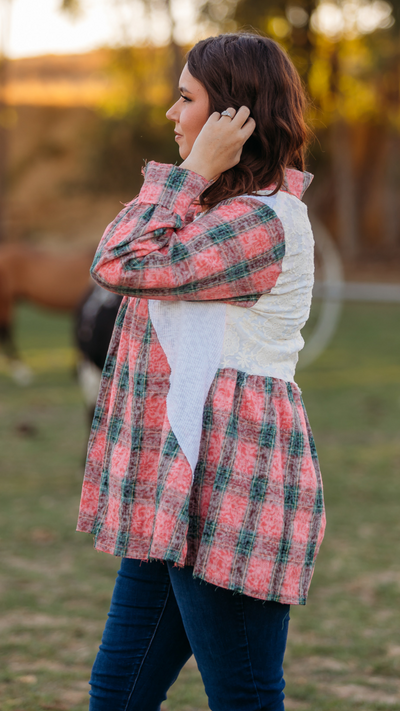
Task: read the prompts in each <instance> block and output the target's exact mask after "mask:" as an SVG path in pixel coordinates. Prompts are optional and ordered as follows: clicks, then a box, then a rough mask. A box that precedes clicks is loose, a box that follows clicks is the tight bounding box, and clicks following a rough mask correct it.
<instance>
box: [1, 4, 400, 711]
mask: <svg viewBox="0 0 400 711" xmlns="http://www.w3.org/2000/svg"><path fill="white" fill-rule="evenodd" d="M399 15H400V3H399V0H393V1H392V2H390V3H389V2H386V0H321V1H320V2H318V0H316V1H315V2H311V1H309V0H293V1H290V2H289V0H288V1H287V2H285V0H276V1H272V0H271V2H265V0H209V1H208V2H202V1H201V0H35V2H33V0H0V344H1V355H0V471H1V476H0V489H1V493H0V510H1V519H0V546H1V550H2V566H1V569H0V599H1V605H0V609H1V616H0V629H1V636H0V655H1V660H2V661H1V664H0V709H1V711H8V710H10V711H11V710H14V711H15V710H16V711H39V710H42V709H59V710H60V711H63V710H71V711H83V709H86V708H87V706H88V702H87V679H88V676H89V673H90V668H91V664H92V662H93V659H94V656H95V654H96V650H97V646H98V643H99V639H100V636H101V631H102V627H103V624H104V620H105V616H106V613H107V610H108V605H109V599H110V596H111V591H112V588H113V584H114V577H115V572H116V570H117V566H118V560H116V559H114V558H112V557H111V556H107V555H103V554H100V553H97V552H94V551H93V549H92V545H91V540H90V537H89V536H84V535H82V534H76V533H75V532H74V529H75V522H76V517H77V509H78V503H79V494H80V486H81V481H82V474H83V461H84V454H85V447H86V442H87V436H88V426H89V425H88V421H89V419H90V411H91V409H92V407H93V398H94V396H95V393H96V388H97V383H98V377H99V368H100V367H101V362H102V359H103V358H104V354H103V353H102V348H103V350H104V343H103V346H102V344H101V343H100V344H99V339H100V340H101V339H103V342H104V339H107V338H108V335H107V334H108V333H109V331H110V328H111V326H112V319H113V317H114V314H115V310H116V308H117V307H118V303H117V301H115V300H114V301H113V299H112V297H111V300H110V298H109V297H107V295H104V292H92V291H91V286H90V283H89V278H88V269H89V266H90V263H91V260H92V257H93V253H94V249H95V247H96V245H97V243H98V241H99V239H100V237H101V234H102V232H103V230H104V228H105V226H106V225H107V223H108V222H109V221H110V220H111V219H113V217H114V216H115V215H116V213H117V212H118V211H119V210H120V208H121V203H123V202H125V201H128V200H130V199H132V198H133V197H134V196H135V195H136V194H137V192H138V191H139V189H140V186H141V175H140V170H141V167H142V166H143V163H144V160H151V159H155V160H158V161H162V162H176V161H177V160H179V156H178V152H177V147H176V144H175V142H174V140H173V125H172V124H169V122H167V121H166V119H165V111H166V109H167V108H168V107H169V106H170V105H171V103H173V101H175V100H176V98H177V93H178V92H177V84H178V77H179V74H180V72H181V69H182V66H183V64H184V57H185V53H186V51H187V50H188V49H189V48H190V46H191V45H192V44H193V43H194V42H195V41H196V40H198V39H201V38H203V37H207V36H209V35H215V34H218V33H219V32H221V31H222V32H229V31H235V30H237V29H247V30H253V29H254V30H256V31H259V32H262V33H265V34H267V35H268V36H270V37H272V38H274V39H275V40H277V41H278V42H280V43H281V44H282V45H283V47H285V49H286V50H287V51H288V52H289V54H290V56H291V57H292V60H293V61H294V63H295V65H296V67H297V69H298V71H299V73H300V75H301V77H302V79H303V82H304V84H305V86H306V88H307V90H308V93H309V97H310V106H309V112H308V114H309V115H308V118H309V122H310V125H311V127H312V130H313V133H314V140H313V141H312V143H311V146H310V151H309V155H308V166H307V167H308V170H310V171H311V172H312V173H314V175H315V179H314V182H313V184H312V185H311V187H310V189H309V191H308V192H307V195H306V202H307V204H308V206H309V211H310V217H311V220H312V223H313V226H314V231H315V237H316V276H317V284H316V290H315V298H314V302H313V307H312V312H311V318H310V322H309V324H307V326H306V328H305V330H304V336H305V338H306V348H305V350H304V352H303V354H302V357H301V361H300V367H299V371H298V378H297V381H298V383H299V385H300V386H301V388H302V390H303V396H304V400H305V404H306V407H307V410H308V413H309V417H310V420H311V424H312V427H313V430H314V434H315V438H316V442H317V448H318V451H319V456H320V460H321V468H322V473H323V477H324V482H325V493H326V504H327V515H328V528H327V533H326V539H325V542H324V544H323V547H322V550H321V553H320V558H319V561H318V564H317V569H316V573H315V576H314V581H313V584H312V587H311V594H310V599H309V603H308V605H307V606H306V607H305V608H296V609H292V613H291V617H292V620H291V635H290V639H289V646H288V652H287V661H286V676H287V710H288V711H296V710H298V711H333V710H336V709H341V711H351V710H353V709H362V710H363V711H364V710H365V711H370V710H379V709H386V708H391V709H400V634H399V629H400V627H399V622H400V620H399V617H400V614H399V610H400V605H399V593H400V556H399V533H400V506H399V501H400V499H399V495H400V483H399V472H400V433H399V423H400V319H399V317H400V220H399V217H400V103H399V94H400V24H399V21H400V17H399ZM207 708H208V705H207V699H206V697H205V694H204V691H203V688H202V683H201V679H200V676H199V673H198V671H197V668H196V665H195V663H194V662H193V661H190V662H189V663H188V665H187V666H186V667H185V669H184V670H183V672H182V674H181V675H180V677H179V679H178V681H177V682H176V684H175V685H174V687H173V688H172V690H171V692H170V695H169V697H168V700H167V702H166V703H165V705H164V707H163V711H164V710H165V711H203V710H205V709H207Z"/></svg>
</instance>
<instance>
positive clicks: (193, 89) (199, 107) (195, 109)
mask: <svg viewBox="0 0 400 711" xmlns="http://www.w3.org/2000/svg"><path fill="white" fill-rule="evenodd" d="M179 91H180V95H181V96H180V98H179V99H178V101H176V102H175V104H174V105H173V106H171V108H170V109H168V111H167V114H166V115H167V119H169V120H170V121H175V140H176V142H177V144H178V145H179V155H180V156H181V158H182V159H183V160H185V158H187V157H188V155H189V153H190V151H191V150H192V147H193V143H194V142H195V140H196V138H197V136H198V135H199V133H200V131H201V129H202V128H203V126H204V124H205V122H206V121H207V119H208V117H209V114H210V102H209V99H208V94H207V92H206V90H205V88H204V86H203V85H202V84H200V82H199V81H197V79H195V78H194V77H192V75H191V74H190V72H189V69H188V67H187V64H186V65H185V66H184V68H183V72H182V74H181V77H180V80H179Z"/></svg>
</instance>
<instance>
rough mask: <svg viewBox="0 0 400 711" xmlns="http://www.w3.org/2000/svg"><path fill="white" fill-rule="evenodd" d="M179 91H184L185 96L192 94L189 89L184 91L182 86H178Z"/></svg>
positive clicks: (184, 88)
mask: <svg viewBox="0 0 400 711" xmlns="http://www.w3.org/2000/svg"><path fill="white" fill-rule="evenodd" d="M179 91H180V92H182V91H184V92H185V94H193V92H192V91H189V89H186V87H184V86H180V87H179Z"/></svg>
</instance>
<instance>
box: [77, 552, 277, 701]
mask: <svg viewBox="0 0 400 711" xmlns="http://www.w3.org/2000/svg"><path fill="white" fill-rule="evenodd" d="M288 622H289V605H281V604H279V603H277V602H262V601H261V600H255V599H254V598H251V597H248V596H246V595H238V594H233V593H232V592H231V591H229V590H224V589H223V588H220V587H216V586H214V585H211V584H209V583H204V582H202V581H200V580H199V579H196V578H193V568H190V567H185V568H177V567H174V565H173V564H171V563H162V562H160V561H153V562H151V563H143V562H140V561H138V560H132V559H128V558H124V559H123V560H122V565H121V569H120V571H119V573H118V577H117V580H116V584H115V588H114V593H113V597H112V601H111V608H110V612H109V616H108V620H107V624H106V627H105V630H104V634H103V639H102V643H101V646H100V649H99V652H98V654H97V657H96V660H95V663H94V665H93V670H92V676H91V680H90V684H91V692H90V695H91V699H90V707H89V708H90V711H160V706H161V703H162V702H163V701H164V700H165V699H166V697H167V691H168V689H169V688H170V686H171V685H172V684H173V683H174V681H175V680H176V678H177V677H178V674H179V672H180V670H181V669H182V667H183V665H184V664H185V663H186V662H187V660H188V659H189V657H190V656H191V655H192V654H194V656H195V658H196V661H197V664H198V667H199V670H200V673H201V676H202V679H203V683H204V686H205V690H206V693H207V696H208V701H209V706H210V709H212V711H267V709H268V711H283V709H284V706H283V699H284V693H283V688H284V686H285V682H284V680H283V669H282V662H283V656H284V653H285V647H286V638H287V630H288Z"/></svg>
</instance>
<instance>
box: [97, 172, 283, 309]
mask: <svg viewBox="0 0 400 711" xmlns="http://www.w3.org/2000/svg"><path fill="white" fill-rule="evenodd" d="M207 185H208V182H207V181H206V180H205V179H204V178H203V177H202V176H200V175H198V174H197V173H193V172H191V171H188V170H184V169H182V168H179V167H176V166H171V165H165V164H159V163H154V162H152V163H149V164H148V165H147V166H146V169H145V180H144V184H143V187H142V189H141V191H140V193H139V196H138V197H137V198H136V199H135V200H134V201H132V202H131V203H129V204H128V205H127V206H126V207H125V208H124V209H123V210H122V211H121V212H120V213H119V215H118V216H117V217H116V219H115V220H114V221H113V222H112V223H111V224H110V225H109V226H108V227H107V229H106V231H105V234H104V235H103V238H102V240H101V242H100V245H99V247H98V250H97V252H96V255H95V259H94V262H93V266H92V276H93V278H94V279H95V281H97V282H98V283H99V284H100V285H101V286H103V287H105V288H106V289H109V290H111V291H115V292H117V293H119V294H125V295H127V296H139V297H144V298H148V299H161V300H177V299H178V300H184V301H185V300H186V301H225V302H227V303H235V304H238V305H240V306H252V305H253V304H254V303H255V302H256V301H257V300H258V299H259V297H260V296H261V295H262V294H264V293H268V291H270V290H271V289H272V287H273V286H274V285H275V284H276V281H277V278H278V276H279V274H280V272H281V268H282V259H283V256H284V252H285V240H284V231H283V227H282V224H281V222H280V220H279V219H278V217H277V216H276V214H275V212H274V211H273V210H272V209H271V208H270V207H268V206H266V205H263V204H261V203H260V202H259V201H257V200H254V199H252V198H248V197H238V198H231V199H229V200H225V201H223V202H221V203H220V204H219V205H217V206H216V207H215V208H213V209H211V210H210V211H208V212H206V213H204V214H201V215H200V216H199V217H198V218H197V219H196V220H192V221H188V219H187V215H188V212H189V211H191V210H193V203H194V202H195V201H196V200H197V198H198V197H199V195H200V194H201V193H202V192H203V190H204V189H205V188H206V187H207Z"/></svg>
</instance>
